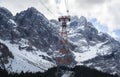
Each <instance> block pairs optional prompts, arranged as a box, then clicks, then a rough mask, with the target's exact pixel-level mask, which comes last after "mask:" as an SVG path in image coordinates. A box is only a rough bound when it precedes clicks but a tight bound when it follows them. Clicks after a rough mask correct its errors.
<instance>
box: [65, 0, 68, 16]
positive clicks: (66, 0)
mask: <svg viewBox="0 0 120 77" xmlns="http://www.w3.org/2000/svg"><path fill="white" fill-rule="evenodd" d="M64 1H65V7H66V12H67V14H68V15H69V6H68V0H64Z"/></svg>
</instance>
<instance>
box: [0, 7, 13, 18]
mask: <svg viewBox="0 0 120 77" xmlns="http://www.w3.org/2000/svg"><path fill="white" fill-rule="evenodd" d="M0 14H1V15H4V16H6V17H12V16H13V15H12V13H11V12H10V11H9V10H8V9H6V8H4V7H0Z"/></svg>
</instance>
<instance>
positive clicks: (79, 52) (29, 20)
mask: <svg viewBox="0 0 120 77" xmlns="http://www.w3.org/2000/svg"><path fill="white" fill-rule="evenodd" d="M8 13H9V12H8ZM10 16H11V15H10V14H9V15H8V17H6V16H4V15H3V12H2V11H0V19H1V20H0V22H2V23H0V34H1V35H0V42H1V43H3V44H5V45H6V46H7V47H8V48H9V50H10V52H11V53H12V54H13V56H14V59H12V58H10V60H9V59H8V60H9V61H10V63H8V64H5V67H6V68H7V69H8V71H12V70H14V71H13V72H20V71H22V70H23V69H25V68H26V70H25V71H31V70H32V69H34V70H33V71H34V72H36V71H39V70H41V71H44V70H47V69H48V68H51V67H54V66H56V64H55V58H53V57H55V56H57V53H58V49H59V39H60V36H59V29H60V26H59V25H60V23H59V22H58V21H56V20H51V21H49V20H48V19H47V18H46V17H45V16H44V15H43V14H41V13H40V12H39V11H37V10H36V9H35V8H33V7H31V8H28V9H27V10H25V11H22V12H20V13H18V14H16V16H12V17H10ZM71 19H72V20H71V22H70V23H69V24H68V30H69V33H68V34H69V43H70V48H71V51H72V52H73V56H75V60H76V61H77V65H81V64H83V65H89V64H90V63H91V66H93V68H94V67H98V66H100V65H94V63H96V61H91V60H92V59H96V57H100V60H101V58H103V57H104V56H106V55H111V54H113V53H114V54H115V55H116V56H118V55H117V54H119V51H120V48H119V45H120V43H119V42H117V41H116V40H115V39H114V38H112V37H111V36H109V35H108V34H105V33H102V32H98V30H97V29H96V28H95V27H94V26H93V25H92V23H90V22H88V21H87V19H86V18H85V17H84V16H81V17H80V18H78V17H72V18H71ZM114 50H116V51H114ZM16 55H17V56H16ZM29 55H30V56H29ZM112 57H113V56H112ZM113 58H114V57H113ZM105 59H106V60H109V61H112V60H110V59H109V58H105ZM19 61H22V62H24V63H25V64H26V65H28V67H26V66H25V65H24V64H21V63H20V62H19ZM86 61H88V62H86ZM89 61H90V62H89ZM114 61H117V62H116V66H115V68H114V71H112V72H111V71H109V73H113V72H117V73H119V71H116V70H115V69H118V66H119V64H117V63H118V61H119V56H118V58H115V60H114ZM85 62H86V63H85ZM102 62H103V64H102V65H104V66H106V64H105V63H106V61H104V60H102ZM15 63H16V64H18V66H17V68H14V65H15ZM92 63H93V65H92ZM110 63H112V62H110ZM19 64H20V66H19ZM47 64H50V65H47ZM100 64H101V63H100ZM102 65H101V66H100V67H102ZM29 66H31V67H32V69H30V68H29ZM109 66H111V65H108V66H107V67H104V70H103V71H104V72H107V70H108V69H106V68H108V67H109ZM113 66H114V63H113ZM19 68H21V69H20V70H18V69H19ZM44 68H45V69H44ZM110 69H111V70H112V68H110ZM110 69H109V70H110Z"/></svg>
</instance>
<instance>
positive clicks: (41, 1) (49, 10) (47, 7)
mask: <svg viewBox="0 0 120 77" xmlns="http://www.w3.org/2000/svg"><path fill="white" fill-rule="evenodd" d="M39 1H40V3H41V4H42V6H44V8H45V9H46V10H47V11H48V12H49V13H51V14H52V15H53V16H55V14H54V13H53V12H52V11H51V10H50V9H49V8H48V7H47V6H46V5H45V4H44V2H42V0H39ZM55 17H56V16H55Z"/></svg>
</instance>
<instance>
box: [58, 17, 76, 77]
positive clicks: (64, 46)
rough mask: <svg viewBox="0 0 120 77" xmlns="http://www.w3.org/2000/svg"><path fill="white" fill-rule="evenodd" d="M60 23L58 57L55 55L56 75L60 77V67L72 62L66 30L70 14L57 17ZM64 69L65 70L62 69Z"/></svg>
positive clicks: (67, 65)
mask: <svg viewBox="0 0 120 77" xmlns="http://www.w3.org/2000/svg"><path fill="white" fill-rule="evenodd" d="M58 20H59V22H60V23H61V31H60V36H61V38H60V45H59V57H57V58H56V59H57V65H58V70H57V77H61V76H60V75H61V71H63V70H64V69H61V67H68V68H69V66H70V65H71V64H73V63H74V61H73V55H72V54H71V52H70V48H69V43H68V31H67V26H68V25H67V23H68V22H70V16H61V17H59V18H58ZM64 71H65V70H64Z"/></svg>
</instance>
